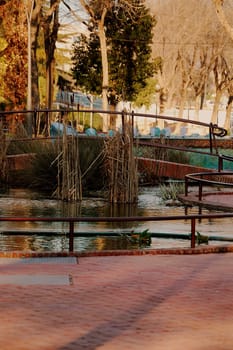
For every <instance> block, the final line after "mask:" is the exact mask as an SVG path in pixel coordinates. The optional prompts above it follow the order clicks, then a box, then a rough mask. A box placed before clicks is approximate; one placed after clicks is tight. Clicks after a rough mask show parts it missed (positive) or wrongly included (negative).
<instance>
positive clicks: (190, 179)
mask: <svg viewBox="0 0 233 350" xmlns="http://www.w3.org/2000/svg"><path fill="white" fill-rule="evenodd" d="M216 175H217V176H221V177H223V176H232V182H225V181H219V180H218V181H216V180H209V179H205V178H203V177H204V176H208V178H210V177H213V176H216ZM189 183H192V184H193V183H197V184H198V199H199V201H201V200H202V194H203V185H204V184H205V185H206V186H223V187H233V172H232V171H224V172H214V171H213V172H202V173H194V174H187V175H185V196H186V197H187V196H188V186H189Z"/></svg>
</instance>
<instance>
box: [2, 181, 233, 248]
mask: <svg viewBox="0 0 233 350" xmlns="http://www.w3.org/2000/svg"><path fill="white" fill-rule="evenodd" d="M198 212H199V208H198V207H192V208H188V209H187V208H185V207H184V206H182V205H179V206H166V204H165V203H164V202H162V200H161V198H160V196H159V188H158V187H145V188H141V189H140V193H139V198H138V203H137V204H136V205H115V206H111V205H110V204H109V203H108V202H106V201H104V200H103V199H99V198H87V199H83V201H82V202H81V203H67V202H62V201H58V200H55V199H48V198H45V197H44V196H42V195H41V194H39V193H36V192H32V191H30V190H25V189H23V190H22V189H10V190H8V191H7V192H5V193H2V194H0V216H2V217H3V216H4V217H5V216H9V217H12V216H16V217H75V216H96V217H102V216H166V215H184V214H185V213H188V214H194V213H198ZM210 212H211V211H210V210H207V209H202V213H203V214H204V213H210ZM232 224H233V219H231V218H227V219H211V220H206V219H205V220H203V221H202V222H196V230H197V231H199V232H200V233H202V234H207V235H209V236H224V237H229V238H231V239H233V232H232ZM145 229H149V232H151V233H172V234H174V233H178V234H189V233H190V221H185V220H184V221H183V220H182V221H167V222H166V221H161V222H140V223H135V222H131V223H77V224H75V232H76V233H82V232H96V233H97V234H98V233H103V232H104V233H106V236H104V237H103V236H96V237H75V241H74V249H75V250H79V251H83V250H103V249H126V248H128V249H130V248H135V246H132V244H130V243H129V242H128V241H127V240H126V239H124V238H117V237H108V236H107V235H108V232H113V231H114V232H116V233H118V234H120V233H122V232H130V231H131V230H134V231H135V232H137V231H138V232H139V231H142V230H145ZM16 231H17V235H16V234H13V233H14V232H16ZM28 232H30V235H28ZM67 232H68V224H67V223H46V222H1V223H0V250H4V251H7V250H32V251H38V250H40V251H46V250H47V251H66V250H67V249H68V238H67V235H66V233H67ZM25 233H27V234H25ZM211 244H219V242H217V241H211ZM224 244H227V242H225V243H224ZM228 244H229V243H228ZM189 246H190V241H188V240H186V239H167V238H152V245H151V248H164V247H189Z"/></svg>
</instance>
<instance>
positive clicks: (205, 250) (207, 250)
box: [0, 245, 233, 258]
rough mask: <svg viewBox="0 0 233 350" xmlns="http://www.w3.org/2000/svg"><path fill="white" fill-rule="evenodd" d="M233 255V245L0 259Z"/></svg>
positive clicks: (20, 253)
mask: <svg viewBox="0 0 233 350" xmlns="http://www.w3.org/2000/svg"><path fill="white" fill-rule="evenodd" d="M216 253H233V245H225V246H205V247H203V246H201V247H200V246H199V247H197V248H161V249H148V250H146V249H144V250H103V251H89V252H88V251H87V252H78V251H76V252H30V251H7V252H3V251H0V258H33V257H35V258H38V257H71V256H72V257H77V258H89V257H98V256H99V257H103V256H124V255H132V256H143V255H197V254H216Z"/></svg>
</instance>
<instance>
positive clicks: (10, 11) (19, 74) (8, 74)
mask: <svg viewBox="0 0 233 350" xmlns="http://www.w3.org/2000/svg"><path fill="white" fill-rule="evenodd" d="M9 18H10V20H9ZM0 19H1V28H2V31H3V35H4V40H5V45H4V47H2V48H1V49H2V50H1V52H0V55H1V57H2V58H3V60H2V62H4V67H5V69H4V73H3V74H4V75H3V77H2V84H3V85H4V89H3V94H4V95H3V97H4V99H5V101H6V102H7V103H8V104H9V105H10V106H11V108H17V109H19V108H25V102H26V100H25V97H26V88H27V79H26V77H27V38H26V28H25V14H24V11H23V5H22V1H21V0H14V1H8V2H6V3H4V4H2V5H1V6H0Z"/></svg>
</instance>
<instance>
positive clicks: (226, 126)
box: [224, 95, 233, 130]
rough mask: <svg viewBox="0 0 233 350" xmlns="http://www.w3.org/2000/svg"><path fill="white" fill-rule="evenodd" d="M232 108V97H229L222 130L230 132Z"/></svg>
mask: <svg viewBox="0 0 233 350" xmlns="http://www.w3.org/2000/svg"><path fill="white" fill-rule="evenodd" d="M232 106H233V95H230V96H229V98H228V102H227V107H226V117H225V122H224V129H226V130H230V127H231V111H232Z"/></svg>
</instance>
